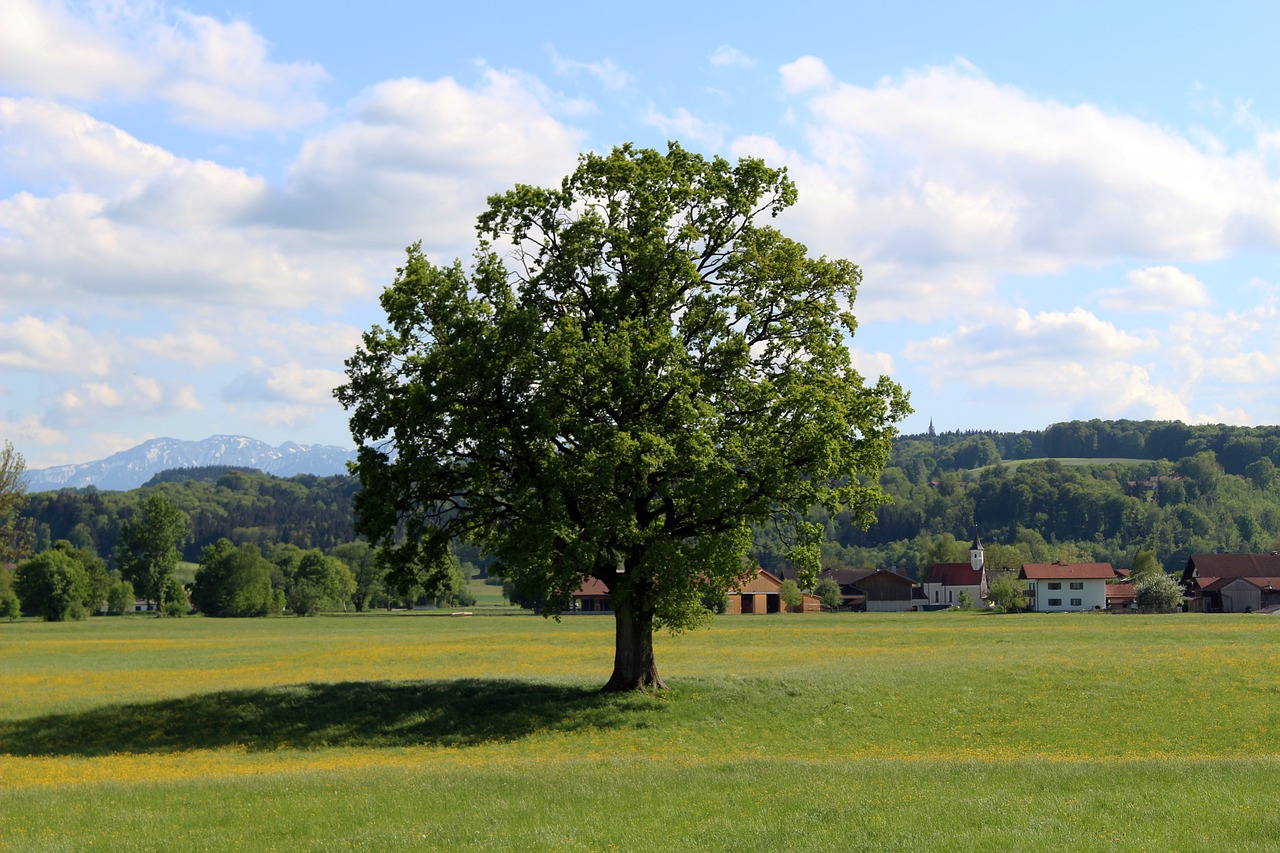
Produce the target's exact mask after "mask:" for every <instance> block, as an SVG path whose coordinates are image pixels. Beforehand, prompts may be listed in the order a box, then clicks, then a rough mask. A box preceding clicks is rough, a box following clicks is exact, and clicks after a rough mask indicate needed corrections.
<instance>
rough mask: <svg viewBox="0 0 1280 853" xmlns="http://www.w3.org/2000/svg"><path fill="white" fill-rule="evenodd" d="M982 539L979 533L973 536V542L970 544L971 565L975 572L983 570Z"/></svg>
mask: <svg viewBox="0 0 1280 853" xmlns="http://www.w3.org/2000/svg"><path fill="white" fill-rule="evenodd" d="M982 552H983V548H982V539H981V537H979V536H978V535H977V534H975V535H974V537H973V544H972V545H970V546H969V565H970V566H972V567H973V570H974V571H975V572H980V571H982V563H983V559H982Z"/></svg>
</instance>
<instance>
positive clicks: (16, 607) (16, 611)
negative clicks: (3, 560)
mask: <svg viewBox="0 0 1280 853" xmlns="http://www.w3.org/2000/svg"><path fill="white" fill-rule="evenodd" d="M21 615H22V602H21V601H20V600H19V599H18V593H16V592H14V589H13V570H12V569H9V568H7V567H5V566H0V619H7V620H9V621H10V622H12V621H13V620H14V619H17V618H18V617H19V616H21Z"/></svg>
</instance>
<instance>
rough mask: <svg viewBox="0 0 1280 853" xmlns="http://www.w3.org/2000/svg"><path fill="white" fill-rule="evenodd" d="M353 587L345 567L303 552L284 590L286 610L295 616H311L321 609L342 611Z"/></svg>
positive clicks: (332, 559)
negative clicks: (287, 606) (287, 603)
mask: <svg viewBox="0 0 1280 853" xmlns="http://www.w3.org/2000/svg"><path fill="white" fill-rule="evenodd" d="M355 587H356V582H355V579H354V578H352V576H351V570H350V569H348V568H347V564H346V563H344V562H342V561H341V560H339V559H337V558H336V557H326V556H325V555H324V554H322V553H320V551H318V550H315V549H313V550H310V551H305V552H303V554H302V557H301V559H300V560H299V561H298V567H297V570H296V571H295V572H294V575H293V577H292V578H291V579H290V581H289V586H288V589H287V590H286V595H287V597H288V602H289V609H290V610H292V611H293V612H294V613H296V614H298V615H299V616H314V615H315V614H316V613H319V612H320V610H322V609H329V610H342V609H345V608H346V606H347V602H348V601H350V600H351V593H352V592H354V591H355Z"/></svg>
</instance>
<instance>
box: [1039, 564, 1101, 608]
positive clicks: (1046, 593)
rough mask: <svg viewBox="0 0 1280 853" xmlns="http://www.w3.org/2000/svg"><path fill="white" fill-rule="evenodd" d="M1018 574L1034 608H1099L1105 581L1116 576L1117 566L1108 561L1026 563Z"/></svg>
mask: <svg viewBox="0 0 1280 853" xmlns="http://www.w3.org/2000/svg"><path fill="white" fill-rule="evenodd" d="M1018 578H1019V579H1020V580H1025V581H1026V582H1027V591H1028V592H1029V593H1030V599H1031V609H1032V610H1035V611H1036V612H1039V613H1065V612H1068V611H1072V610H1102V609H1103V608H1105V607H1106V606H1107V581H1110V580H1115V578H1116V570H1115V569H1113V568H1112V567H1111V564H1110V563H1025V564H1023V566H1022V571H1020V572H1019V573H1018Z"/></svg>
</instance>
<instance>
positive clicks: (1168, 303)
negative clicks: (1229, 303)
mask: <svg viewBox="0 0 1280 853" xmlns="http://www.w3.org/2000/svg"><path fill="white" fill-rule="evenodd" d="M1125 277H1126V278H1128V279H1129V286H1128V287H1127V288H1123V289H1117V290H1100V291H1098V292H1097V293H1096V294H1095V296H1096V297H1097V298H1098V302H1099V304H1100V305H1102V307H1103V308H1106V309H1109V310H1112V311H1178V310H1181V309H1183V308H1197V307H1201V306H1204V305H1208V304H1209V291H1208V289H1207V288H1206V287H1205V286H1204V282H1202V281H1200V280H1199V279H1197V278H1196V277H1195V276H1193V275H1190V274H1189V273H1185V272H1183V271H1182V270H1180V269H1178V268H1177V267H1174V266H1158V267H1145V268H1143V269H1140V270H1132V271H1130V272H1129V273H1128V274H1127V275H1126V276H1125Z"/></svg>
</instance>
